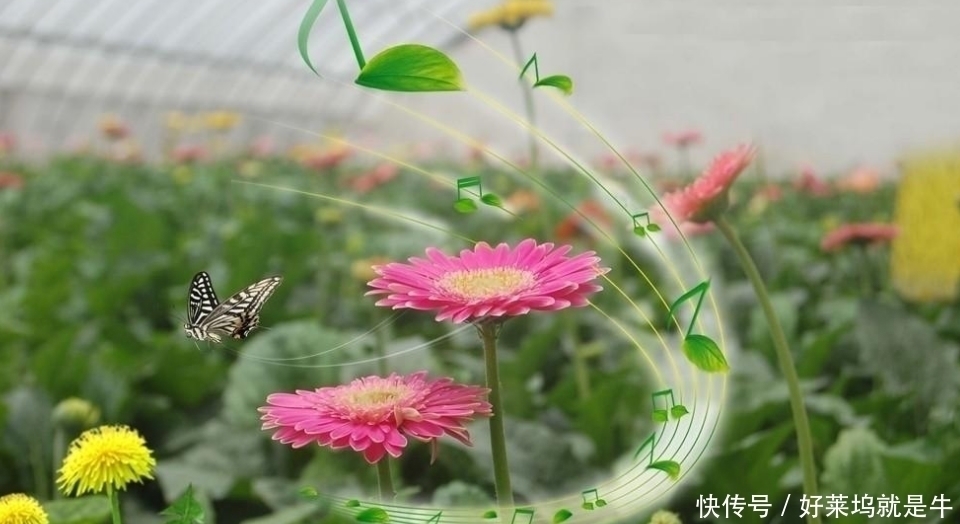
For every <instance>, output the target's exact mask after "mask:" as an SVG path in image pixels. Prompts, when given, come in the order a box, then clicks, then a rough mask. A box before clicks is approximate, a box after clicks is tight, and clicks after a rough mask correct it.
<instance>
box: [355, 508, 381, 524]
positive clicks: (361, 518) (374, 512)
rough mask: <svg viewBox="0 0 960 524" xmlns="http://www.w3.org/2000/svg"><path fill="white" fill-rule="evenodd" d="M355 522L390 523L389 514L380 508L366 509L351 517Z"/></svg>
mask: <svg viewBox="0 0 960 524" xmlns="http://www.w3.org/2000/svg"><path fill="white" fill-rule="evenodd" d="M353 518H354V519H355V520H356V521H357V522H373V523H380V524H382V523H386V522H390V514H389V513H387V512H386V511H385V510H383V509H381V508H367V509H365V510H363V511H361V512H360V513H357V514H356V515H355V516H354V517H353Z"/></svg>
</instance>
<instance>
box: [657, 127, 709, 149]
mask: <svg viewBox="0 0 960 524" xmlns="http://www.w3.org/2000/svg"><path fill="white" fill-rule="evenodd" d="M663 141H664V142H666V143H667V145H671V146H674V147H690V146H692V145H694V144H699V143H700V142H702V141H703V135H702V134H700V131H697V130H696V129H688V130H686V131H680V132H679V133H664V134H663Z"/></svg>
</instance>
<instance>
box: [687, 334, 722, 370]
mask: <svg viewBox="0 0 960 524" xmlns="http://www.w3.org/2000/svg"><path fill="white" fill-rule="evenodd" d="M683 354H684V355H686V357H687V360H689V361H690V363H691V364H693V365H694V366H697V368H699V369H701V370H703V371H706V372H707V373H725V372H727V371H730V366H729V364H727V359H726V358H725V357H724V356H723V352H722V351H720V346H718V345H717V343H716V342H714V341H713V339H712V338H710V337H708V336H706V335H696V334H693V335H688V336H687V337H686V338H685V339H684V340H683Z"/></svg>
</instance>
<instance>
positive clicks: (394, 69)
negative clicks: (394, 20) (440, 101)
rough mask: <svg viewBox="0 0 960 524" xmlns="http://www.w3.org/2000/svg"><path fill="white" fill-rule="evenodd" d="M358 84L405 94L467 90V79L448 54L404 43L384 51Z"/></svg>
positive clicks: (366, 67)
mask: <svg viewBox="0 0 960 524" xmlns="http://www.w3.org/2000/svg"><path fill="white" fill-rule="evenodd" d="M356 83H357V84H359V85H362V86H365V87H370V88H373V89H382V90H384V91H404V92H418V93H423V92H436V91H463V90H465V86H464V84H463V77H462V75H461V73H460V69H459V68H458V67H457V65H456V64H455V63H454V62H453V60H450V58H449V57H447V55H445V54H443V53H441V52H440V51H437V50H436V49H434V48H432V47H427V46H424V45H418V44H402V45H398V46H394V47H391V48H388V49H386V50H384V51H381V52H380V53H379V54H378V55H377V56H375V57H373V58H372V59H371V60H370V61H369V62H367V65H366V66H364V67H363V69H362V70H361V71H360V75H359V76H358V77H357V79H356Z"/></svg>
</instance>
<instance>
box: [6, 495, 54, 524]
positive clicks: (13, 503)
mask: <svg viewBox="0 0 960 524" xmlns="http://www.w3.org/2000/svg"><path fill="white" fill-rule="evenodd" d="M48 522H50V521H49V519H48V518H47V512H45V511H43V508H42V507H40V503H39V502H37V501H36V499H34V498H32V497H28V496H26V495H24V494H23V493H14V494H12V495H4V496H2V497H0V524H47V523H48Z"/></svg>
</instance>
